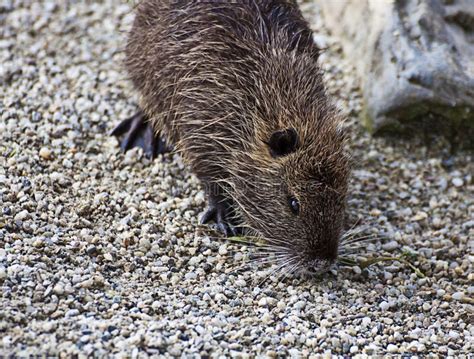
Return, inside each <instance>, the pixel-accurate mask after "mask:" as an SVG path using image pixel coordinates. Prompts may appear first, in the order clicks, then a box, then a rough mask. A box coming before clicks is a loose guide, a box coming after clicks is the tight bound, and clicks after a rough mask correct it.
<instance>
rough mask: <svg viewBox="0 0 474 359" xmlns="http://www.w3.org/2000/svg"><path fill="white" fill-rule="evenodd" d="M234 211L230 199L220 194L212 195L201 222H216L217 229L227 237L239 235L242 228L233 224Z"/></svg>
mask: <svg viewBox="0 0 474 359" xmlns="http://www.w3.org/2000/svg"><path fill="white" fill-rule="evenodd" d="M232 212H233V208H232V204H231V201H230V200H229V199H226V198H224V197H222V196H219V195H210V196H209V205H208V207H207V209H206V212H204V215H203V216H202V218H201V224H207V223H209V222H215V224H216V228H217V230H218V231H219V232H222V233H223V234H224V235H225V236H226V237H235V236H238V235H240V233H241V230H240V229H239V228H238V227H235V226H234V225H233V223H232V221H231V219H232V218H231V217H232Z"/></svg>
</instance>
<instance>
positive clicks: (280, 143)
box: [267, 128, 298, 157]
mask: <svg viewBox="0 0 474 359" xmlns="http://www.w3.org/2000/svg"><path fill="white" fill-rule="evenodd" d="M267 145H268V146H269V147H270V154H271V155H272V157H282V156H286V155H288V154H290V153H292V152H295V151H296V149H297V147H298V134H297V133H296V130H295V129H294V128H287V129H284V130H280V131H276V132H274V133H273V134H272V136H271V137H270V140H269V141H268V142H267Z"/></svg>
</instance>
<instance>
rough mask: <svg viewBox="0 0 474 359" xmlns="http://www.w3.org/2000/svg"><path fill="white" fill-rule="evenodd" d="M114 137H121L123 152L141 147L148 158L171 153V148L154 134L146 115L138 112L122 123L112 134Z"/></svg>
mask: <svg viewBox="0 0 474 359" xmlns="http://www.w3.org/2000/svg"><path fill="white" fill-rule="evenodd" d="M111 135H112V136H116V137H121V136H123V138H122V140H121V141H120V148H121V150H122V151H123V152H126V151H128V150H129V149H131V148H133V147H141V148H142V149H143V151H144V152H145V156H146V157H147V158H152V159H153V158H155V157H156V156H158V155H159V154H160V153H166V152H170V151H171V147H170V146H168V145H167V144H166V142H165V141H164V140H163V139H162V138H161V136H159V135H156V134H155V133H154V132H153V127H152V126H151V124H150V123H149V122H148V119H147V117H146V115H145V114H144V113H143V112H142V111H138V112H137V113H136V114H135V115H133V116H132V117H130V118H128V119H126V120H124V121H122V122H120V123H119V124H118V126H117V127H115V128H114V129H113V130H112V132H111Z"/></svg>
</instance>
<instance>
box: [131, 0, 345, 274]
mask: <svg viewBox="0 0 474 359" xmlns="http://www.w3.org/2000/svg"><path fill="white" fill-rule="evenodd" d="M318 54H319V51H318V48H317V47H316V46H315V44H314V43H313V41H312V34H311V31H310V30H309V28H308V26H307V24H306V22H305V20H304V19H303V17H302V15H301V13H300V11H299V9H298V7H297V5H296V2H295V1H283V0H265V1H263V0H260V1H259V0H254V1H246V0H240V1H236V2H230V1H207V2H204V1H161V0H143V1H141V2H140V3H139V4H138V5H137V8H136V19H135V22H134V25H133V29H132V31H131V33H130V36H129V41H128V45H127V49H126V55H127V57H126V66H127V70H128V72H129V74H130V76H131V79H132V81H133V83H134V86H135V87H136V89H137V90H138V91H139V93H140V95H141V97H140V105H141V107H142V109H143V110H144V111H145V113H146V114H147V116H148V117H149V119H150V121H151V122H152V124H153V126H154V128H155V131H156V132H157V133H160V134H162V135H164V136H165V137H166V138H167V139H168V141H169V142H171V143H173V144H174V146H175V148H176V149H177V150H178V151H179V152H180V153H181V154H182V155H183V157H184V158H185V160H186V161H187V162H188V163H189V164H190V165H191V167H192V169H193V171H194V172H195V173H196V175H197V176H198V177H199V178H200V179H201V180H202V181H203V183H204V184H205V185H206V186H208V187H209V185H210V184H213V183H218V184H219V185H220V187H219V188H221V189H222V191H224V192H225V195H226V196H227V197H228V198H230V199H231V200H232V201H233V203H234V205H235V210H236V212H235V213H236V216H237V217H238V218H239V219H240V220H241V222H242V223H243V224H244V225H245V226H247V227H248V228H251V229H252V230H253V231H252V233H255V234H256V235H258V236H262V237H264V238H265V239H266V240H267V243H270V244H271V245H272V248H274V249H275V248H277V249H278V248H279V249H281V250H283V251H284V252H285V253H287V255H288V258H292V259H293V262H294V263H296V262H298V265H299V266H300V267H302V268H304V267H305V266H313V267H315V268H318V266H319V267H321V266H324V264H325V263H328V262H330V261H332V260H334V259H335V257H336V256H337V247H338V240H339V237H340V233H341V230H342V225H343V218H344V207H345V197H346V191H347V181H348V175H349V166H348V158H347V154H346V153H345V150H344V143H345V135H344V131H343V130H342V126H341V124H342V119H341V117H340V115H339V114H338V113H337V111H336V110H335V108H334V107H333V105H331V104H330V102H329V101H328V99H327V95H326V93H325V89H324V86H323V82H322V76H321V71H320V68H319V66H318V64H317V58H318ZM285 128H294V129H295V130H296V132H297V134H298V148H297V150H296V151H295V152H293V153H290V154H288V155H286V156H282V157H273V156H272V155H271V153H270V151H269V148H268V140H269V138H270V137H271V135H272V134H273V133H274V132H275V131H278V130H281V129H285ZM289 196H293V197H295V198H297V199H298V200H299V202H300V206H301V209H300V214H299V215H295V214H293V213H292V212H291V211H290V209H289V206H288V197H289Z"/></svg>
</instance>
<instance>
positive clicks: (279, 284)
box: [0, 0, 474, 357]
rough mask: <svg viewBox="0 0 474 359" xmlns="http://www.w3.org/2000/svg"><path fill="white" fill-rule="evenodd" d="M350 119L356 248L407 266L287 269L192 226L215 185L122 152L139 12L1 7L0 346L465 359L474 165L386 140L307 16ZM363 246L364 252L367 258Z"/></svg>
mask: <svg viewBox="0 0 474 359" xmlns="http://www.w3.org/2000/svg"><path fill="white" fill-rule="evenodd" d="M303 8H304V11H305V14H307V16H308V17H309V18H311V19H312V21H314V28H315V30H318V35H317V36H316V40H317V41H318V43H319V44H320V45H321V46H323V47H328V50H327V51H326V52H325V54H324V55H323V56H322V62H323V68H324V70H325V72H326V76H327V81H328V86H329V88H330V90H331V92H332V93H333V94H334V95H335V97H336V99H337V101H338V102H339V104H340V106H341V107H342V108H343V109H344V111H346V112H347V113H348V114H349V117H350V122H351V127H352V133H353V139H354V143H353V145H352V149H353V150H352V152H353V154H354V159H355V171H354V177H353V180H352V184H351V199H350V210H349V212H350V217H351V218H352V222H353V223H358V224H357V225H356V228H359V227H360V228H366V230H365V232H364V233H369V234H370V235H372V236H373V238H375V239H374V240H372V241H370V243H368V244H364V245H362V246H359V247H354V246H353V247H350V246H348V247H347V248H346V249H345V250H346V251H350V250H352V251H353V252H354V255H356V256H357V255H358V256H362V257H367V256H370V255H371V254H370V253H372V255H373V253H375V254H376V255H384V256H394V257H398V256H400V255H402V253H410V254H409V255H407V258H408V260H409V261H410V263H411V264H412V265H413V266H414V267H416V268H417V269H418V270H419V271H421V272H422V273H424V275H425V277H420V276H419V275H417V273H415V272H414V270H413V269H412V268H410V267H409V265H408V264H407V263H405V262H403V261H392V262H383V263H378V264H375V265H373V266H370V267H368V268H365V269H364V268H360V267H359V266H354V267H342V266H340V267H338V268H335V269H334V270H333V271H332V272H331V273H328V274H327V275H324V276H323V277H321V278H284V277H282V276H276V275H274V274H273V275H272V273H271V270H272V268H271V267H265V266H261V265H260V266H257V267H255V265H248V264H249V263H255V261H254V260H252V258H253V253H255V251H256V249H255V248H252V247H251V246H247V245H245V244H242V243H234V242H229V241H226V240H224V239H222V238H221V237H219V236H218V235H217V234H215V233H213V232H212V231H210V230H209V229H207V228H206V227H201V226H199V225H198V219H197V218H198V216H199V215H200V214H201V213H202V212H203V210H204V206H205V201H204V193H203V191H202V188H201V187H200V184H199V182H198V181H197V179H196V178H195V177H194V176H193V175H192V174H191V173H190V172H189V170H188V168H187V167H186V166H185V165H184V164H183V163H182V161H181V159H180V157H179V156H177V155H172V154H170V155H166V156H165V157H164V158H159V159H158V160H155V161H154V162H150V161H148V160H147V159H145V158H144V156H143V154H142V152H141V151H140V150H133V151H130V152H129V153H127V154H125V155H123V154H120V153H119V151H118V147H117V141H116V140H115V139H114V138H110V137H109V136H108V135H107V133H108V132H109V131H110V130H111V128H112V127H113V126H114V125H115V124H116V123H117V122H118V121H119V120H121V119H124V118H126V117H127V116H129V115H131V114H132V113H133V112H134V110H135V109H136V102H135V101H136V95H135V94H134V93H133V91H132V89H131V86H130V84H129V83H128V82H127V81H126V75H125V73H124V71H123V68H122V66H121V61H122V60H123V53H122V51H121V49H122V47H123V45H124V39H125V31H126V30H127V29H128V28H129V26H130V22H131V20H132V19H133V16H132V14H131V7H130V5H129V4H127V3H120V2H118V1H116V0H104V1H88V2H85V1H73V0H64V1H26V0H3V1H1V2H0V84H1V86H0V118H1V119H0V211H1V212H0V287H1V295H0V355H8V354H16V355H22V356H26V355H28V354H42V355H48V354H49V355H57V354H62V355H64V356H69V355H72V354H81V355H91V354H94V355H104V354H114V355H116V356H117V357H136V356H144V355H146V354H149V355H166V356H169V357H171V356H191V355H195V356H199V355H201V356H206V355H212V356H219V355H224V356H237V357H247V356H253V355H255V354H259V355H262V356H270V357H272V356H276V355H291V356H294V357H298V356H308V355H311V354H316V353H320V354H325V355H329V354H331V353H332V354H336V355H362V356H364V355H371V354H372V355H375V354H378V355H381V354H386V353H391V354H397V353H406V354H418V355H424V354H428V353H431V354H434V355H435V356H436V355H437V356H439V357H444V356H446V355H448V354H449V355H460V354H469V353H472V351H473V342H474V341H473V338H472V337H473V334H474V328H473V326H472V324H471V323H472V318H473V305H472V304H473V299H472V298H473V294H474V286H473V279H474V274H473V272H472V267H473V262H474V255H473V251H472V249H473V232H474V218H473V217H474V216H473V213H474V201H473V192H474V185H473V178H472V175H473V172H474V171H473V170H474V168H473V157H472V154H468V153H457V154H456V155H454V156H448V153H447V150H446V148H447V146H446V144H444V143H440V142H437V141H432V142H431V143H428V144H427V143H426V142H421V141H420V142H419V143H414V142H411V143H406V142H404V141H403V140H401V139H391V140H388V139H380V138H379V139H374V138H371V137H370V136H369V135H368V134H366V133H365V132H364V131H363V130H362V129H361V126H360V125H359V124H358V122H357V120H356V117H357V115H358V114H359V112H360V110H361V109H360V101H359V99H360V96H359V89H358V86H357V82H356V81H355V79H354V78H353V68H352V67H351V64H349V63H348V62H347V61H345V60H344V59H341V55H340V54H341V51H340V47H339V45H338V44H337V43H336V42H335V41H334V40H333V39H332V38H331V37H330V36H328V35H327V34H326V33H325V30H324V25H323V24H322V23H321V20H320V18H319V13H318V9H317V8H316V7H315V6H314V5H309V4H305V5H304V6H303ZM367 253H369V254H367Z"/></svg>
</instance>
